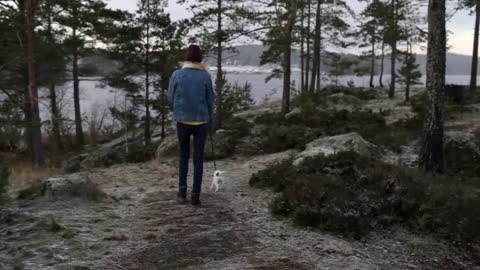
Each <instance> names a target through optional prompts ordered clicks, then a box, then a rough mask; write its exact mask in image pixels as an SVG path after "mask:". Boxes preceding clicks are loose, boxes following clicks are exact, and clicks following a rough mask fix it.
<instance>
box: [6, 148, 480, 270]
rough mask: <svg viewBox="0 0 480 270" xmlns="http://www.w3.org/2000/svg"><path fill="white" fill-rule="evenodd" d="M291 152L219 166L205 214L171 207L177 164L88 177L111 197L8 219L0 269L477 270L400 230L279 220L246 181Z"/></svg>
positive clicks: (26, 208) (16, 213) (267, 196)
mask: <svg viewBox="0 0 480 270" xmlns="http://www.w3.org/2000/svg"><path fill="white" fill-rule="evenodd" d="M291 154H293V153H292V152H291V151H289V152H283V153H279V154H273V155H269V156H258V157H253V158H240V157H238V158H231V159H228V160H224V161H221V162H219V164H218V166H219V167H220V168H222V169H225V170H227V171H228V180H227V181H228V182H227V185H226V186H225V187H224V188H223V189H222V190H221V191H220V192H218V193H213V192H211V191H209V190H208V189H207V187H208V184H209V183H208V182H209V181H208V180H209V179H208V177H207V179H206V181H205V183H204V189H205V191H206V192H205V194H204V195H203V197H202V200H203V206H202V207H201V208H198V209H196V208H193V207H191V206H189V205H178V204H177V203H176V202H175V200H174V199H175V189H176V177H175V175H176V173H175V170H174V163H175V161H174V160H168V161H165V162H163V163H161V164H158V162H150V163H145V164H137V165H135V164H131V165H118V166H114V167H111V168H108V169H100V170H94V171H92V172H91V173H90V178H91V179H92V181H93V182H94V183H96V184H97V185H98V187H99V188H100V189H101V190H103V191H104V192H105V193H106V194H107V195H108V198H106V199H103V200H101V201H100V202H93V201H87V200H85V199H80V198H77V199H67V200H65V199H60V198H54V197H52V198H39V199H35V200H33V201H29V202H23V203H19V204H17V205H15V206H12V207H11V208H10V209H9V210H4V211H3V212H2V214H1V216H0V218H1V219H2V224H4V225H2V226H1V227H0V235H1V239H2V241H1V242H0V254H1V257H0V267H1V268H2V269H272V270H273V269H480V264H479V263H480V262H479V261H478V260H477V261H475V260H474V258H472V257H471V254H469V253H468V252H467V251H465V250H462V249H460V248H455V247H454V246H453V244H450V243H448V242H443V241H438V240H436V239H433V238H430V237H428V236H418V235H415V234H413V233H410V232H408V231H405V230H404V229H401V228H398V229H395V230H393V231H388V232H382V233H378V234H372V235H370V236H369V237H368V238H367V239H364V240H363V241H352V240H349V239H342V238H338V237H336V236H334V235H329V234H325V233H322V232H321V231H317V230H311V229H305V228H299V227H296V226H294V225H292V224H291V223H290V222H289V221H287V220H282V219H276V218H275V217H272V216H271V215H270V213H269V208H268V203H269V202H270V200H271V199H272V196H273V194H272V193H271V192H269V191H262V190H256V189H252V188H250V187H249V185H248V180H249V177H250V175H251V174H252V173H254V172H256V171H258V170H260V169H262V168H264V167H266V166H267V165H268V164H271V163H272V162H276V161H278V160H281V159H284V158H288V157H289V156H290V155H291ZM212 171H213V164H211V163H208V164H207V165H206V174H207V175H211V174H212ZM39 209H41V210H40V211H39ZM57 226H58V228H57ZM477 259H478V258H477Z"/></svg>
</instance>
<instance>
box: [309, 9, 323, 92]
mask: <svg viewBox="0 0 480 270" xmlns="http://www.w3.org/2000/svg"><path fill="white" fill-rule="evenodd" d="M320 8H321V1H318V4H317V14H316V19H315V38H314V40H313V63H312V77H311V81H310V92H312V93H313V92H314V91H315V87H316V86H317V75H318V70H317V68H318V66H319V62H320V58H319V56H320V50H321V48H320V40H319V37H320V31H321V30H320V21H321V18H320V16H321V14H320V10H321V9H320Z"/></svg>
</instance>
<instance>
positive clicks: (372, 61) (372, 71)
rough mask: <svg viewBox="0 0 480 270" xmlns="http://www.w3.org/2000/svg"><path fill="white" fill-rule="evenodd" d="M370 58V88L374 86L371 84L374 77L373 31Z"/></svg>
mask: <svg viewBox="0 0 480 270" xmlns="http://www.w3.org/2000/svg"><path fill="white" fill-rule="evenodd" d="M371 57H372V59H371V63H370V88H373V87H375V85H373V78H374V77H375V32H373V33H372V56H371Z"/></svg>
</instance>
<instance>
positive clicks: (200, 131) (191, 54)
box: [168, 45, 214, 206]
mask: <svg viewBox="0 0 480 270" xmlns="http://www.w3.org/2000/svg"><path fill="white" fill-rule="evenodd" d="M202 60H203V59H202V53H201V50H200V47H199V46H197V45H191V46H190V47H188V49H187V51H186V53H185V59H184V61H185V62H184V63H183V67H182V68H181V69H179V70H176V71H175V72H174V73H173V75H172V77H171V78H170V84H169V86H168V101H169V103H170V106H171V108H172V111H173V118H174V121H176V122H177V136H178V143H179V145H180V162H179V163H180V164H179V184H178V194H177V201H178V202H179V203H186V201H187V200H186V199H187V174H188V161H189V158H190V137H191V136H192V135H193V167H194V170H193V189H192V198H191V199H192V205H194V206H199V205H200V192H201V191H202V178H203V156H204V150H205V142H206V140H207V134H208V128H209V122H210V121H211V119H212V110H213V101H214V93H213V85H212V80H211V78H210V74H209V73H208V71H207V68H206V66H205V65H203V64H202Z"/></svg>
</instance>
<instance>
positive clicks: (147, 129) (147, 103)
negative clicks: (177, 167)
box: [144, 0, 152, 146]
mask: <svg viewBox="0 0 480 270" xmlns="http://www.w3.org/2000/svg"><path fill="white" fill-rule="evenodd" d="M145 47H146V51H145V120H144V128H145V130H144V137H145V146H147V145H149V144H150V142H151V140H152V135H151V132H150V118H151V117H150V0H147V42H146V46H145Z"/></svg>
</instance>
